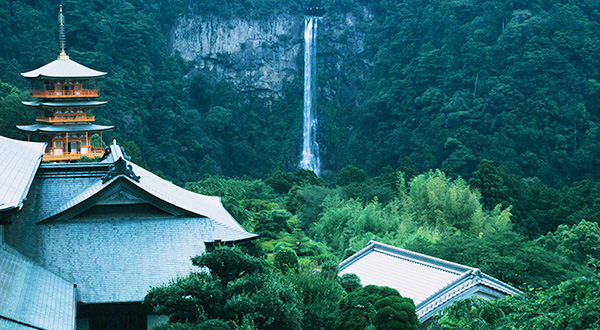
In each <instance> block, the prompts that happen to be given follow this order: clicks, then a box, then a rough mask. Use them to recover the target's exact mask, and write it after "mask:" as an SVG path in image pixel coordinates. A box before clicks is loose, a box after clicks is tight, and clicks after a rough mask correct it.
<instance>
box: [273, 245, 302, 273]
mask: <svg viewBox="0 0 600 330" xmlns="http://www.w3.org/2000/svg"><path fill="white" fill-rule="evenodd" d="M273 262H274V264H275V268H277V269H279V270H280V271H281V272H282V273H283V274H287V273H288V272H289V271H291V270H294V271H295V270H298V256H297V255H296V252H295V251H294V250H292V249H289V248H282V249H280V250H279V251H277V252H276V253H275V258H274V260H273Z"/></svg>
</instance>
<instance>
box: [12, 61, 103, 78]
mask: <svg viewBox="0 0 600 330" xmlns="http://www.w3.org/2000/svg"><path fill="white" fill-rule="evenodd" d="M104 75H106V72H102V71H97V70H94V69H90V68H88V67H87V66H85V65H81V64H79V63H77V62H75V61H73V60H70V59H57V60H54V61H52V62H50V63H48V64H46V65H44V66H42V67H40V68H37V69H35V70H32V71H28V72H23V73H21V76H23V77H25V78H28V79H36V78H64V79H75V78H101V77H103V76H104Z"/></svg>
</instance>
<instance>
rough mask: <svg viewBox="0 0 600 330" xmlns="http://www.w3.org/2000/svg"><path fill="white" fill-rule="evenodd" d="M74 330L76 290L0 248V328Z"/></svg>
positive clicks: (9, 251)
mask: <svg viewBox="0 0 600 330" xmlns="http://www.w3.org/2000/svg"><path fill="white" fill-rule="evenodd" d="M36 327H37V329H40V328H41V329H47V330H73V329H74V328H75V288H74V287H73V284H72V283H69V282H67V281H65V280H64V279H62V278H60V277H58V276H56V275H54V274H52V273H51V272H49V271H47V270H45V269H43V268H42V267H40V266H39V265H36V264H35V263H34V262H32V261H31V260H28V259H27V258H25V257H23V256H22V255H20V254H19V253H18V252H17V251H15V250H13V249H12V248H10V247H8V246H6V245H0V329H11V330H13V329H14V330H17V329H18V330H20V329H29V330H30V329H32V328H36Z"/></svg>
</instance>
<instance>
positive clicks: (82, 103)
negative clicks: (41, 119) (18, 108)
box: [21, 101, 108, 108]
mask: <svg viewBox="0 0 600 330" xmlns="http://www.w3.org/2000/svg"><path fill="white" fill-rule="evenodd" d="M21 103H23V105H26V106H28V107H39V106H43V107H51V108H52V107H57V108H64V107H95V106H100V105H105V104H106V103H108V101H80V102H40V101H22V102H21Z"/></svg>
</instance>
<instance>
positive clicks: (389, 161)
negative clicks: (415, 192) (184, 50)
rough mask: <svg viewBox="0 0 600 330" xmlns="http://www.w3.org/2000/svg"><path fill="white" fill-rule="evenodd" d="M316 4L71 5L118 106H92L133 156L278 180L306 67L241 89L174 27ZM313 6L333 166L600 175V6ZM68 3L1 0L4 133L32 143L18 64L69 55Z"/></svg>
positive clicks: (328, 167)
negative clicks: (188, 19) (268, 91)
mask: <svg viewBox="0 0 600 330" xmlns="http://www.w3.org/2000/svg"><path fill="white" fill-rule="evenodd" d="M307 3H308V2H307V1H299V0H296V1H287V2H285V3H279V2H277V1H254V0H248V1H228V2H225V3H223V2H222V1H214V0H202V1H194V2H186V1H181V0H176V1H168V2H156V1H155V2H146V1H138V0H127V1H114V0H108V1H88V2H85V3H81V2H76V1H72V0H68V1H64V2H63V7H64V9H65V13H66V18H67V30H66V33H67V50H68V53H69V55H71V58H72V59H75V60H77V61H79V62H81V63H83V64H85V65H88V66H90V67H93V68H95V69H98V70H103V71H107V72H109V74H108V75H107V77H106V79H104V88H103V97H104V98H105V99H106V100H108V101H109V104H108V105H107V106H106V107H104V108H102V109H98V111H96V113H95V114H94V115H96V117H97V119H98V122H99V123H101V124H109V123H110V124H114V125H115V126H116V127H115V129H114V131H113V132H112V133H111V134H107V135H106V136H105V138H106V139H107V140H109V139H112V138H118V139H119V141H120V142H121V143H122V144H125V145H128V146H129V150H130V153H131V154H132V156H133V157H134V160H137V161H138V162H139V163H146V164H147V166H148V167H150V168H151V169H152V170H154V171H160V173H162V174H164V175H165V176H167V177H168V178H170V179H171V180H173V181H174V182H176V183H179V184H184V183H185V182H188V181H196V180H198V179H199V177H200V176H201V175H203V174H213V175H227V176H241V175H250V176H252V177H255V178H259V177H263V178H264V177H266V176H267V175H269V174H270V173H272V172H273V171H274V170H276V169H278V168H279V169H283V170H293V169H294V168H295V167H296V166H297V163H298V158H299V149H300V143H301V138H300V137H301V125H302V116H301V112H302V111H301V108H302V86H301V85H302V77H301V74H302V73H301V72H298V75H297V79H295V80H293V81H290V82H288V83H286V84H285V85H284V88H283V90H281V91H278V93H275V94H273V95H272V96H265V95H260V93H253V92H244V93H240V92H236V91H237V90H239V89H238V86H235V85H232V84H231V83H230V82H227V81H225V80H219V79H217V78H216V76H215V75H213V74H211V73H210V72H209V71H203V70H197V69H194V63H186V62H184V61H183V60H182V59H181V58H180V57H179V55H178V54H177V53H172V51H171V49H170V48H169V47H170V46H169V45H170V42H171V40H170V39H169V38H170V35H171V33H170V32H171V29H172V28H173V26H174V24H175V22H176V20H177V18H178V17H181V16H182V15H187V16H189V15H197V16H204V17H208V16H210V17H220V18H221V19H224V20H227V19H232V18H242V19H258V20H272V19H276V18H277V16H278V15H280V14H288V15H298V19H301V18H300V13H301V12H302V8H303V7H304V5H306V4H307ZM310 4H311V5H315V4H321V5H322V6H324V7H325V8H326V9H327V10H328V14H327V16H326V17H325V18H324V19H323V20H324V21H323V24H322V31H320V33H319V38H320V39H321V40H320V41H319V47H320V49H321V53H322V56H320V57H319V63H318V70H317V72H318V73H319V81H318V86H319V93H318V95H319V102H318V104H319V117H320V123H321V124H320V126H319V127H320V131H319V132H320V133H319V142H320V144H321V147H322V150H323V157H324V159H323V163H324V167H325V171H324V173H325V175H329V176H332V177H335V176H336V172H337V171H339V170H341V169H342V168H344V167H345V166H346V165H355V166H358V167H360V168H362V169H363V170H365V171H366V173H367V174H369V175H375V174H380V173H384V172H385V168H386V166H390V167H392V168H399V167H400V166H401V165H402V161H403V160H404V159H405V157H410V158H411V159H412V161H413V162H414V164H415V166H416V167H417V168H418V169H419V170H422V171H423V170H428V169H434V168H440V169H443V170H444V171H446V172H447V173H449V174H450V175H452V176H455V175H461V176H463V177H465V178H468V176H469V175H470V174H471V173H472V172H473V171H474V169H475V167H476V165H477V164H478V163H479V161H480V160H481V159H484V158H487V159H490V160H493V161H494V162H495V163H496V164H498V165H499V166H501V167H505V168H507V170H508V171H509V172H511V173H514V174H517V175H519V176H521V177H532V178H536V177H537V178H539V179H541V180H542V182H545V183H547V184H550V185H551V186H553V187H558V186H561V185H564V184H570V183H572V182H575V181H579V180H583V179H590V180H597V179H598V176H599V172H598V168H600V166H598V164H597V158H598V155H599V152H600V142H598V141H600V139H598V136H597V135H598V124H599V121H600V117H599V116H598V114H599V111H600V108H599V104H600V102H599V100H600V84H599V83H598V80H599V79H600V77H599V75H600V71H599V70H598V67H600V52H599V51H598V49H599V48H600V46H599V44H598V40H600V35H599V33H600V32H599V31H600V29H599V28H598V24H599V23H600V15H599V14H598V11H597V8H598V5H599V4H598V3H597V1H556V0H553V1H541V0H534V1H527V2H523V1H509V2H507V1H501V0H486V1H470V0H460V1H424V0H410V1H402V2H396V1H386V0H370V1H366V0H356V1H348V2H342V1H337V0H323V1H310ZM55 6H56V5H55V3H54V2H52V1H48V0H39V1H33V2H32V1H23V0H10V1H9V0H2V1H0V27H1V28H0V38H1V39H2V40H3V42H2V45H0V81H1V82H2V83H3V84H6V85H3V86H5V87H3V90H5V92H2V93H0V118H2V124H1V126H0V134H2V135H5V136H11V137H19V138H24V135H23V133H20V132H18V131H17V130H16V129H15V128H14V125H15V124H19V123H29V122H32V120H33V117H34V116H35V114H32V113H31V112H32V110H31V109H25V108H24V107H22V106H19V105H18V100H20V99H23V98H24V97H25V95H24V94H23V93H22V92H23V91H25V90H26V88H27V86H26V82H25V81H24V79H22V78H21V77H20V76H19V72H25V71H28V70H31V69H33V68H36V67H39V66H41V65H43V64H45V63H47V62H49V61H50V60H52V59H53V58H54V56H56V53H57V42H56V40H57V37H56V29H57V27H56V23H55V21H56V20H55V17H56V14H57V13H56V12H57V8H56V7H55ZM348 15H349V16H348ZM346 19H349V20H351V21H354V22H356V24H353V25H351V26H349V27H348V28H351V29H352V30H353V31H354V30H356V31H357V32H356V33H357V35H362V36H364V42H360V45H361V46H360V47H362V48H357V49H356V50H354V53H352V54H340V56H341V57H342V58H344V60H343V63H341V64H340V66H339V67H331V65H332V63H334V62H332V55H331V54H333V53H335V52H336V51H337V49H336V48H335V47H336V44H338V43H340V42H346V41H344V40H345V39H344V38H347V37H348V33H345V31H340V30H339V29H340V27H336V26H332V25H333V24H338V23H339V22H344V20H346ZM347 32H349V31H347ZM353 33H354V32H353ZM294 38H296V37H294ZM298 38H299V36H298ZM288 39H289V38H288ZM357 42H358V41H357ZM357 47H359V46H358V45H357ZM221 55H222V56H226V54H221ZM301 56H302V52H299V54H298V62H301V61H302V58H301ZM335 63H337V62H335ZM338 64H339V63H338ZM6 91H8V92H6ZM11 114H17V115H16V116H13V115H11ZM148 155H152V157H148ZM355 174H360V173H355ZM499 193H501V192H499ZM494 198H499V196H495V197H494Z"/></svg>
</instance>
